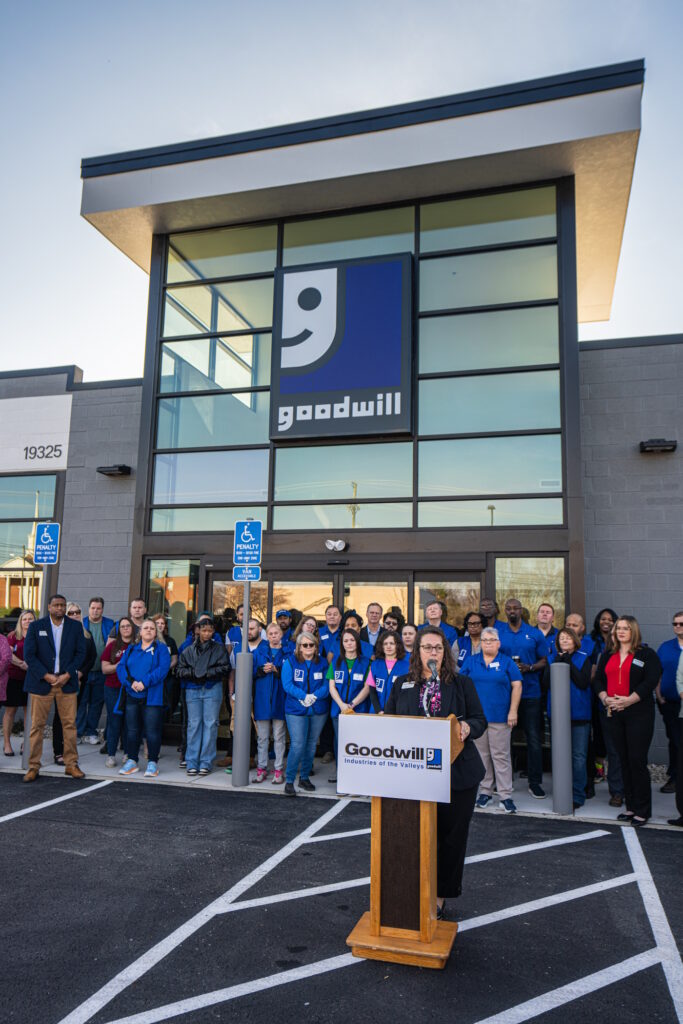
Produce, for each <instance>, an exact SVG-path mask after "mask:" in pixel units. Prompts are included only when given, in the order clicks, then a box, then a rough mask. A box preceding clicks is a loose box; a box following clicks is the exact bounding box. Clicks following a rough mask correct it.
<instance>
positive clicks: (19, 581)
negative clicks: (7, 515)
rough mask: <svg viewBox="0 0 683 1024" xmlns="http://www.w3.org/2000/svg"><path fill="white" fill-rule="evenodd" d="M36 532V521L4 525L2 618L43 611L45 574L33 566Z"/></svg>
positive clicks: (0, 537)
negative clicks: (13, 614) (19, 613)
mask: <svg viewBox="0 0 683 1024" xmlns="http://www.w3.org/2000/svg"><path fill="white" fill-rule="evenodd" d="M5 479H9V478H7V477H6V478H5ZM12 479H14V480H17V479H20V478H17V477H14V478H12ZM24 479H29V480H30V479H33V478H32V477H25V478H24ZM42 479H44V478H42ZM47 479H54V478H52V477H48V478H47ZM5 497H6V495H5ZM31 514H33V508H31ZM35 530H36V524H35V523H32V522H22V523H3V522H0V615H8V614H10V613H12V612H14V613H17V612H18V611H20V610H21V609H22V608H26V609H32V610H33V611H34V612H36V613H37V612H38V610H39V609H40V595H41V589H42V583H43V573H42V569H41V568H40V567H36V566H35V565H34V564H33V552H34V550H35V543H36V534H35Z"/></svg>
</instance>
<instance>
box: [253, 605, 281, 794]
mask: <svg viewBox="0 0 683 1024" xmlns="http://www.w3.org/2000/svg"><path fill="white" fill-rule="evenodd" d="M284 643H285V638H284V634H283V632H282V630H281V629H280V626H279V625H278V623H277V622H271V623H270V625H269V626H267V627H266V642H265V643H261V644H259V645H258V647H257V648H256V650H255V651H254V722H255V723H256V751H257V760H256V778H255V779H254V782H265V781H266V778H267V777H268V748H269V746H270V729H271V724H272V728H273V743H274V746H275V777H274V779H273V785H274V786H279V785H281V784H282V783H283V782H284V781H285V775H284V770H283V769H284V763H285V746H286V732H285V691H284V689H283V687H282V680H281V678H280V676H281V674H282V663H283V659H284V652H283V646H284Z"/></svg>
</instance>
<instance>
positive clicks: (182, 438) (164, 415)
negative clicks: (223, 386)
mask: <svg viewBox="0 0 683 1024" xmlns="http://www.w3.org/2000/svg"><path fill="white" fill-rule="evenodd" d="M269 410H270V395H269V393H268V392H267V391H240V392H238V393H237V394H234V395H225V394H224V395H198V396H197V397H196V398H194V397H188V398H162V399H160V400H159V413H158V417H157V448H202V447H212V446H218V445H234V444H261V443H267V441H268V415H269Z"/></svg>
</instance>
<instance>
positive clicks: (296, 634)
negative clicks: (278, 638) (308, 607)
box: [292, 615, 320, 646]
mask: <svg viewBox="0 0 683 1024" xmlns="http://www.w3.org/2000/svg"><path fill="white" fill-rule="evenodd" d="M304 622H306V623H309V622H315V638H316V640H317V641H318V646H320V629H319V628H318V620H317V619H316V617H315V615H302V616H301V620H300V621H299V625H298V626H297V627H296V629H295V630H294V634H293V636H292V640H293V641H294V643H298V640H299V637H300V636H301V634H302V633H304V632H306V633H310V632H311V630H310V628H307V629H305V630H304Z"/></svg>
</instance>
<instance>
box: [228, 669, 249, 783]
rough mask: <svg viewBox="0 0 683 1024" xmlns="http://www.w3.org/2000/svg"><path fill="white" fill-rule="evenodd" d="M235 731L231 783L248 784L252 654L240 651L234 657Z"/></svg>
mask: <svg viewBox="0 0 683 1024" xmlns="http://www.w3.org/2000/svg"><path fill="white" fill-rule="evenodd" d="M235 662H236V666H235V706H234V708H233V714H234V716H235V732H234V735H233V740H232V784H233V786H235V787H237V786H248V785H249V755H250V749H249V748H250V745H251V691H252V672H253V669H254V655H253V654H250V653H246V654H245V653H244V652H243V651H241V652H240V653H239V654H238V655H237V657H236V658H235Z"/></svg>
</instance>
